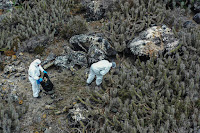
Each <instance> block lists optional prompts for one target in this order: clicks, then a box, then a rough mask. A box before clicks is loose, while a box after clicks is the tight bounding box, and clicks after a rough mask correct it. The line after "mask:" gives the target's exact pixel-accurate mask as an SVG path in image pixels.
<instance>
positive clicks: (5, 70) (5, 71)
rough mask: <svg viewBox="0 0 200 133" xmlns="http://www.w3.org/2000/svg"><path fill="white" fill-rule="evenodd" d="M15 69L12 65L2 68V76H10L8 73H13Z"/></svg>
mask: <svg viewBox="0 0 200 133" xmlns="http://www.w3.org/2000/svg"><path fill="white" fill-rule="evenodd" d="M16 71H17V70H16V68H15V66H14V65H10V64H9V65H6V66H5V68H4V74H10V73H13V72H16Z"/></svg>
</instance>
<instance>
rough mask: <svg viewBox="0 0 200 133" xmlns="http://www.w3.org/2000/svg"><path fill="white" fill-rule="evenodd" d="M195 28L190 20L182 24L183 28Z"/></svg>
mask: <svg viewBox="0 0 200 133" xmlns="http://www.w3.org/2000/svg"><path fill="white" fill-rule="evenodd" d="M195 26H196V24H195V23H194V22H193V21H191V20H187V21H185V22H184V23H183V28H192V27H195Z"/></svg>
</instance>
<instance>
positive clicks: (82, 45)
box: [69, 34, 116, 64]
mask: <svg viewBox="0 0 200 133" xmlns="http://www.w3.org/2000/svg"><path fill="white" fill-rule="evenodd" d="M69 42H70V43H71V44H72V45H73V47H74V50H82V51H84V52H86V53H87V56H88V63H89V64H92V63H94V62H97V61H99V60H102V59H106V58H108V57H111V56H115V55H116V51H115V50H114V48H113V47H112V46H111V44H110V43H109V42H108V41H107V39H105V38H103V36H102V35H101V34H90V35H84V34H81V35H75V36H73V37H71V38H70V41H69Z"/></svg>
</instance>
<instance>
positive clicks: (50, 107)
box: [44, 105, 55, 110]
mask: <svg viewBox="0 0 200 133" xmlns="http://www.w3.org/2000/svg"><path fill="white" fill-rule="evenodd" d="M44 108H45V109H49V110H52V109H55V108H54V107H52V106H51V105H45V107H44Z"/></svg>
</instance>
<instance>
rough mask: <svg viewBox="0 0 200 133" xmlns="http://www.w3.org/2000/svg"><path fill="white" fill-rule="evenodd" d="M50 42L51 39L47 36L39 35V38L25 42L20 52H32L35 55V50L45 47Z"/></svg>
mask: <svg viewBox="0 0 200 133" xmlns="http://www.w3.org/2000/svg"><path fill="white" fill-rule="evenodd" d="M49 40H50V38H49V37H48V36H45V35H39V36H35V37H32V38H30V39H29V40H27V41H25V42H24V43H23V44H22V46H20V48H19V49H20V51H18V52H30V53H33V52H35V49H36V48H37V47H40V48H42V47H45V46H46V45H47V43H48V41H49Z"/></svg>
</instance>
